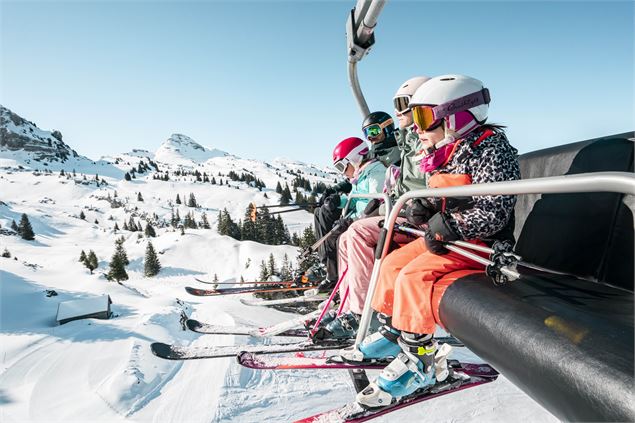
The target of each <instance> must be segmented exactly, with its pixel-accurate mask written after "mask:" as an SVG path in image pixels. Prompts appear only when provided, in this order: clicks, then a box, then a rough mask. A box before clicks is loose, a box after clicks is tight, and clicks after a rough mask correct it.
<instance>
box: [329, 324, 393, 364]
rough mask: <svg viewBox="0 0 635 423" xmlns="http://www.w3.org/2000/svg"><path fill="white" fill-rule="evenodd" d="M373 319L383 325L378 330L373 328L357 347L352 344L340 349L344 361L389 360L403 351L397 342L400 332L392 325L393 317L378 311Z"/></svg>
mask: <svg viewBox="0 0 635 423" xmlns="http://www.w3.org/2000/svg"><path fill="white" fill-rule="evenodd" d="M373 320H374V321H375V322H377V323H379V324H381V326H380V327H379V328H378V330H375V331H373V330H371V331H370V332H371V334H370V335H368V336H366V338H364V340H363V341H362V342H361V343H360V344H359V347H358V348H357V349H356V348H355V347H354V346H352V347H349V348H344V349H342V350H340V356H341V357H342V359H343V360H344V361H347V362H351V363H360V362H377V361H384V360H386V361H389V360H390V359H392V358H394V357H396V356H397V354H399V353H400V352H401V347H400V346H399V345H398V344H397V340H398V339H399V334H400V332H399V330H397V329H395V328H394V327H392V324H391V322H392V319H391V317H390V316H387V315H385V314H382V313H376V315H375V316H374V319H373ZM371 329H372V321H371ZM373 332H374V333H373Z"/></svg>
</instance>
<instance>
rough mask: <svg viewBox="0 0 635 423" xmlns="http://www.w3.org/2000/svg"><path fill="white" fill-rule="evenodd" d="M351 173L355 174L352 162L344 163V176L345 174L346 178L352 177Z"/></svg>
mask: <svg viewBox="0 0 635 423" xmlns="http://www.w3.org/2000/svg"><path fill="white" fill-rule="evenodd" d="M353 175H355V168H354V167H353V165H352V164H350V163H349V164H348V165H346V170H345V171H344V176H346V177H347V178H348V179H353Z"/></svg>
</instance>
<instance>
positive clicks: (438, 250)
mask: <svg viewBox="0 0 635 423" xmlns="http://www.w3.org/2000/svg"><path fill="white" fill-rule="evenodd" d="M424 239H425V241H426V247H428V250H430V251H432V252H433V253H434V254H437V255H443V254H447V253H449V252H450V250H448V249H447V248H445V246H444V244H443V242H442V241H456V240H457V239H460V238H459V236H458V235H457V233H456V232H454V230H453V229H452V228H451V227H450V224H449V223H448V221H447V217H446V216H445V215H444V214H443V213H437V214H435V215H434V216H432V217H431V218H430V220H428V229H427V230H426V236H425V237H424Z"/></svg>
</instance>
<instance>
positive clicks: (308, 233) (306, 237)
mask: <svg viewBox="0 0 635 423" xmlns="http://www.w3.org/2000/svg"><path fill="white" fill-rule="evenodd" d="M315 241H316V239H315V233H314V232H313V228H311V227H310V226H307V227H306V228H304V232H303V233H302V239H300V247H302V248H306V247H309V246H311V245H313V244H315Z"/></svg>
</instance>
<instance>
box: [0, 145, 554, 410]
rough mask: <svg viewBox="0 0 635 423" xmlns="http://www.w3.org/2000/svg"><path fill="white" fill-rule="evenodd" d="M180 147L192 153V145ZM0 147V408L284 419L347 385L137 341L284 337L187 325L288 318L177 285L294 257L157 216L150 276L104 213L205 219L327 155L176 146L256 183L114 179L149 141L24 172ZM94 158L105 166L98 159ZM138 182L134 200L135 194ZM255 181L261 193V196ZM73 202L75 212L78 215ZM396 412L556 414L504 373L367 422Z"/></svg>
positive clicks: (320, 175)
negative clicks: (92, 264)
mask: <svg viewBox="0 0 635 423" xmlns="http://www.w3.org/2000/svg"><path fill="white" fill-rule="evenodd" d="M181 141H183V139H181ZM190 147H191V146H190ZM192 148H193V150H188V151H189V152H190V153H191V152H192V151H194V152H196V151H198V150H197V149H196V148H194V147H192ZM206 151H208V150H205V151H203V152H202V153H201V154H203V153H205V152H206ZM180 152H181V153H183V150H181V151H180ZM0 153H1V154H0V157H5V159H4V160H5V163H6V162H7V160H15V161H14V162H13V164H11V165H10V166H9V167H7V168H2V169H0V193H1V195H2V202H0V225H1V226H2V231H0V252H2V251H4V249H5V248H6V249H8V250H9V251H10V253H11V255H12V257H11V258H0V359H1V366H0V421H2V422H3V423H11V422H23V421H33V422H35V421H47V422H56V421H108V422H157V421H174V422H181V421H187V422H211V421H213V422H237V421H239V422H262V421H271V422H282V421H293V420H295V419H299V418H302V417H306V416H308V415H312V414H315V413H317V412H319V411H325V410H328V409H330V408H333V407H335V406H338V405H341V404H343V403H345V402H347V401H350V400H351V399H352V398H353V387H352V383H351V381H350V378H349V377H348V373H347V372H345V371H337V370H332V371H310V370H294V371H278V372H276V371H256V370H251V369H247V368H243V367H241V366H239V365H238V364H237V363H236V362H235V360H234V359H230V358H223V359H215V360H191V361H186V362H177V361H168V360H162V359H159V358H157V357H155V356H154V355H153V354H152V353H151V351H150V348H149V345H150V344H151V343H152V342H166V343H175V344H177V345H193V346H205V345H238V344H248V345H257V344H259V343H263V342H264V343H280V342H284V341H287V342H288V341H290V340H297V338H291V339H289V338H278V339H273V338H272V339H262V338H249V337H246V336H233V335H205V334H197V333H194V332H190V331H184V330H183V329H182V327H181V323H180V321H181V318H182V315H183V314H185V315H187V316H190V317H192V318H195V319H198V320H200V321H202V322H206V323H212V324H216V325H255V326H261V325H273V324H277V323H280V322H283V321H285V320H288V319H290V318H293V317H296V316H295V315H292V314H289V313H283V312H280V311H277V310H273V309H269V308H264V307H258V306H248V305H245V304H242V303H241V302H240V299H241V298H242V299H251V298H253V297H251V296H250V295H248V294H243V295H237V296H227V297H193V296H190V295H188V294H187V293H186V292H185V291H184V287H185V286H187V285H189V286H199V287H206V286H204V285H203V284H199V283H198V282H196V281H195V280H194V277H199V278H201V279H206V280H211V279H212V278H213V276H214V274H216V275H217V276H218V278H219V280H240V277H241V276H242V277H244V278H245V280H250V279H251V280H253V279H255V278H257V276H258V274H259V263H260V261H261V260H265V259H267V257H268V256H269V254H273V255H274V256H275V258H276V260H277V262H278V263H280V261H281V260H282V258H283V256H284V255H285V254H287V255H288V256H289V258H292V259H294V258H295V256H296V254H297V249H296V248H295V247H292V246H266V245H262V244H258V243H255V242H239V241H236V240H234V239H231V238H229V237H226V236H221V235H219V234H218V233H217V232H216V231H215V230H214V229H212V230H203V229H198V230H192V229H188V230H186V233H185V235H181V234H180V232H179V231H175V230H174V229H172V228H171V227H169V226H168V227H164V228H161V227H159V228H157V229H156V231H157V237H156V238H154V239H152V242H153V244H154V247H155V249H156V251H157V252H158V253H159V259H160V261H161V264H162V267H163V269H162V271H161V273H160V274H159V275H158V276H157V277H154V278H146V277H144V276H143V256H144V252H145V247H146V242H147V240H146V238H145V237H143V236H141V237H139V235H138V233H130V232H126V231H122V232H119V233H115V232H114V231H113V226H114V223H115V222H118V223H119V225H120V226H121V225H122V223H123V221H124V220H127V219H128V218H129V217H130V215H131V214H132V213H135V214H136V217H135V219H136V220H137V221H138V220H139V219H141V218H142V217H143V216H152V215H153V214H155V213H156V214H157V215H158V216H159V219H169V216H170V212H171V207H174V208H175V210H176V209H178V210H179V212H180V214H181V216H184V215H185V214H186V213H188V212H190V211H193V212H194V213H195V215H196V218H197V220H199V218H200V214H201V213H202V212H203V211H205V212H206V213H207V216H208V219H209V221H210V224H211V225H212V227H213V228H214V227H215V225H216V215H217V213H218V211H219V210H222V209H223V208H227V209H228V211H229V212H230V214H231V215H232V217H233V218H234V219H235V220H238V219H239V218H241V217H242V216H243V215H244V212H245V209H246V207H247V204H248V203H250V202H253V201H255V202H257V203H259V204H274V203H276V202H278V200H279V195H278V194H276V193H275V192H274V191H273V188H274V187H275V184H276V183H277V182H278V181H280V182H281V183H282V184H283V185H284V183H285V182H287V183H289V184H290V183H291V181H292V180H293V178H294V177H295V175H294V174H292V173H289V172H288V170H291V171H293V172H296V171H302V172H304V175H303V176H305V177H308V178H309V179H310V180H311V181H324V182H328V183H331V182H332V181H333V177H334V175H333V174H332V173H329V171H328V169H326V170H325V169H320V168H317V167H315V166H312V165H307V164H303V163H297V162H291V161H288V160H285V159H278V160H276V161H274V162H273V163H264V162H261V161H257V160H250V159H243V158H238V157H235V156H231V155H223V156H215V157H208V158H205V160H204V161H197V160H199V159H200V157H192V156H189V161H188V163H189V164H188V166H190V168H191V169H199V170H200V171H201V172H203V171H206V172H208V174H209V175H217V174H218V172H222V173H225V174H226V173H227V172H228V171H229V170H235V171H236V172H238V173H240V171H241V169H248V170H249V171H250V172H253V174H254V175H255V176H256V177H257V178H259V179H262V180H263V181H264V182H265V183H266V185H267V188H266V189H265V190H263V191H259V190H258V189H256V188H254V187H249V186H247V185H246V184H245V183H238V182H230V185H229V186H227V185H223V186H219V185H211V184H209V183H200V182H195V181H193V180H192V177H189V176H188V177H181V178H173V179H171V180H170V181H167V182H163V181H158V180H154V179H152V176H151V173H147V174H142V175H137V178H136V179H133V180H132V181H125V180H123V173H124V172H125V171H127V170H128V169H129V168H130V167H131V166H133V165H136V164H138V162H134V161H133V160H146V159H147V158H149V157H148V155H146V153H147V152H134V151H133V153H134V154H131V153H126V154H123V155H115V156H113V157H111V158H104V159H103V160H100V161H99V162H91V161H90V160H88V159H86V160H84V161H82V162H81V164H82V166H83V167H81V168H80V167H79V165H78V167H77V168H76V172H77V175H76V176H75V177H70V178H69V177H68V176H60V175H59V174H58V173H42V172H35V171H34V170H35V169H36V167H35V166H29V167H28V168H27V169H23V170H20V169H19V168H18V167H17V165H24V164H25V162H24V160H29V155H28V153H25V152H23V151H17V152H7V151H1V152H0ZM9 153H11V154H13V153H15V154H14V156H11V154H9ZM172 153H174V151H172ZM165 154H166V155H165V156H162V157H161V155H158V153H157V156H154V158H155V159H156V161H157V163H158V165H159V167H160V169H161V171H165V170H166V169H170V170H174V169H176V168H178V167H181V166H183V165H184V163H185V161H181V159H182V158H178V157H168V156H167V152H166V153H165ZM188 154H189V153H188ZM7 157H9V159H7ZM11 157H13V158H11ZM117 158H119V160H118V163H115V162H116V161H117V160H116V159H117ZM159 158H161V159H162V160H158V159H159ZM172 159H174V161H171V160H172ZM192 159H196V160H192ZM73 163H75V164H77V163H79V162H73ZM146 163H147V162H146ZM31 164H33V162H32V161H31ZM51 165H53V164H51ZM55 166H59V167H58V169H65V170H66V172H67V173H68V172H70V171H71V170H72V168H71V167H70V166H68V164H63V163H62V164H60V163H58V164H55ZM106 168H108V169H110V171H108V172H104V171H103V169H106ZM40 169H41V167H40ZM80 169H81V170H80ZM82 173H83V174H85V175H86V176H87V180H86V181H84V180H83V176H82ZM95 173H99V176H100V178H103V180H104V181H105V182H107V185H101V184H100V186H97V184H96V183H95V182H94V181H92V179H93V176H94V175H95ZM309 174H310V175H309ZM315 175H317V176H315ZM170 176H171V178H172V174H171V175H170ZM115 192H116V193H117V198H118V199H119V200H120V201H121V202H122V203H123V206H122V207H119V208H111V207H110V204H109V203H108V201H107V196H108V195H110V196H111V197H114V195H115ZM138 192H141V194H142V196H143V199H144V201H142V202H140V201H137V193H138ZM177 193H178V194H180V196H181V198H183V197H184V196H185V195H189V193H193V194H194V195H195V196H196V199H197V201H198V202H199V203H200V205H201V207H200V208H189V207H186V206H185V205H180V206H177V205H176V204H174V199H175V197H176V194H177ZM265 193H266V194H267V196H268V197H269V199H266V198H264V194H265ZM170 204H171V206H170ZM81 211H83V212H84V213H85V215H86V218H85V220H82V219H79V217H78V216H79V213H80V212H81ZM22 213H27V214H28V216H29V219H30V221H31V224H32V226H33V229H34V231H35V233H36V238H35V240H34V241H30V242H29V241H25V240H22V239H20V238H19V237H17V236H12V235H8V234H4V232H5V229H6V228H8V227H9V226H10V223H11V220H15V221H16V222H19V218H20V216H21V214H22ZM110 216H112V219H113V220H110ZM282 216H283V219H284V221H285V223H287V224H288V225H289V227H290V230H291V231H292V232H293V231H295V232H298V231H301V230H303V229H304V228H305V227H306V226H308V225H310V224H311V223H312V216H311V215H310V214H309V213H306V212H298V213H288V214H284V215H282ZM95 220H97V221H98V223H94V222H95ZM121 235H123V236H124V239H125V242H124V244H123V245H124V247H125V249H126V251H127V254H128V258H129V260H130V265H129V266H128V268H127V271H128V274H129V276H130V279H129V280H127V281H124V282H122V283H121V284H118V283H115V282H109V281H107V280H106V279H105V278H104V276H103V274H102V273H103V272H105V271H106V269H107V266H108V262H109V260H110V258H111V256H112V254H113V251H114V245H115V239H117V238H118V237H120V236H121ZM81 250H84V251H85V252H86V253H88V252H89V250H93V251H94V252H95V254H96V255H97V257H98V259H99V267H98V269H96V270H95V272H94V274H90V272H89V271H88V270H87V269H86V268H85V267H84V266H83V265H82V264H81V263H79V262H78V258H79V254H80V251H81ZM248 261H250V264H249V265H248ZM228 286H231V285H228ZM50 289H54V290H55V291H56V292H57V293H58V295H57V296H53V297H46V295H45V291H46V290H50ZM104 295H108V296H110V298H111V299H112V302H113V303H112V305H111V310H112V312H113V316H112V318H111V319H109V320H97V319H86V320H77V321H72V322H69V323H67V324H64V325H62V326H59V325H57V323H56V321H55V316H56V311H57V307H58V304H59V303H61V302H64V301H75V300H81V299H86V298H94V297H96V296H104ZM457 350H458V351H457V357H459V358H462V359H467V360H472V361H478V358H477V357H475V356H474V355H473V354H471V353H470V352H469V351H465V349H457ZM461 350H462V351H461ZM457 405H458V406H457ZM401 418H403V419H409V420H410V421H423V420H426V421H441V422H443V421H448V422H449V421H452V422H468V421H477V420H478V421H489V422H508V421H516V422H530V421H532V422H534V421H540V422H554V421H556V419H555V418H554V417H553V416H551V415H550V414H549V413H548V412H547V411H545V410H544V409H543V408H541V407H540V406H539V405H538V404H536V403H535V402H534V401H533V400H531V399H530V398H529V397H527V396H526V395H525V394H524V393H523V392H522V391H520V390H519V389H518V388H516V387H515V386H514V385H513V384H512V383H511V382H509V381H508V380H507V379H506V378H505V377H503V376H501V377H500V378H499V379H498V380H497V381H496V382H494V383H491V384H487V385H484V386H481V387H477V388H473V389H469V390H466V391H464V392H460V393H456V394H452V395H448V396H446V397H442V398H439V399H437V400H434V401H430V402H426V403H425V405H421V406H414V407H410V408H407V409H405V410H402V411H399V412H395V413H393V414H390V415H389V416H387V417H384V418H383V419H378V420H377V421H378V422H381V421H384V422H388V421H397V420H398V419H401Z"/></svg>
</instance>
